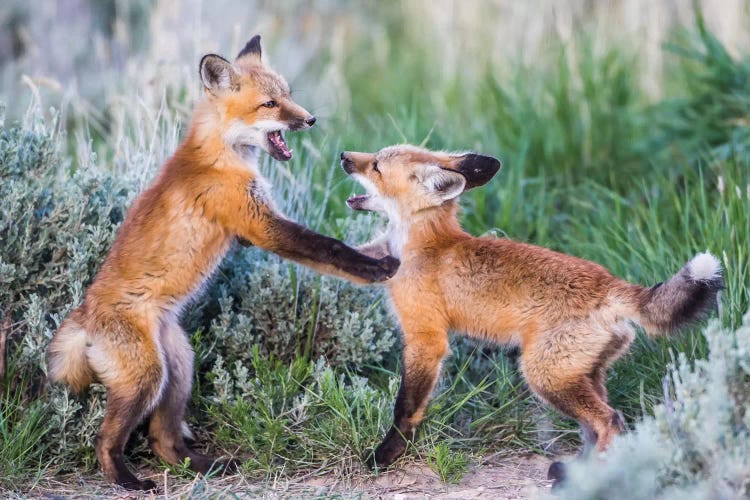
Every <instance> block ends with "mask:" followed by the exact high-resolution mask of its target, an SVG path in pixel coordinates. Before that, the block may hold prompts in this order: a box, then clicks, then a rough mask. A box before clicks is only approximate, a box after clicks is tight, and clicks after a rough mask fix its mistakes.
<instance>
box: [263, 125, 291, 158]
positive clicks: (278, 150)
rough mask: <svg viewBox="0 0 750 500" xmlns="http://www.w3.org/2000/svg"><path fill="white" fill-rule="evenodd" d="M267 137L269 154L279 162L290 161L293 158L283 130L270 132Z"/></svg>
mask: <svg viewBox="0 0 750 500" xmlns="http://www.w3.org/2000/svg"><path fill="white" fill-rule="evenodd" d="M266 137H267V138H268V154H270V155H271V156H273V157H274V158H275V159H276V160H279V161H288V160H289V159H290V158H291V157H292V150H291V149H289V146H287V145H286V141H285V140H284V136H283V135H282V134H281V130H274V131H273V132H269V133H268V134H267V135H266Z"/></svg>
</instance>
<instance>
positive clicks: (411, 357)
mask: <svg viewBox="0 0 750 500" xmlns="http://www.w3.org/2000/svg"><path fill="white" fill-rule="evenodd" d="M447 353H448V335H447V332H446V331H445V330H442V331H425V330H421V331H419V332H413V331H412V332H409V331H406V330H405V331H404V354H403V362H404V364H403V368H402V372H401V387H400V388H399V391H398V396H397V397H396V404H395V405H394V408H393V426H392V427H391V429H390V430H389V431H388V433H387V434H386V436H385V439H383V442H382V443H381V444H380V446H378V447H377V448H376V449H375V451H374V452H373V453H371V454H369V456H367V457H365V459H366V460H367V463H368V464H369V465H370V466H371V467H373V466H377V467H388V466H389V465H391V464H392V463H393V462H395V461H396V459H398V458H399V457H400V456H401V455H403V454H404V452H405V451H406V445H407V444H408V442H409V441H412V440H413V439H414V436H415V435H416V429H417V425H419V423H420V422H421V421H422V419H423V418H424V412H425V409H426V408H427V403H428V402H429V400H430V395H431V394H432V391H433V390H434V389H435V384H436V383H437V380H438V377H439V375H440V366H441V364H442V361H443V359H444V358H445V356H446V354H447Z"/></svg>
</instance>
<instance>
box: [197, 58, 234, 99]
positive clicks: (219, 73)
mask: <svg viewBox="0 0 750 500" xmlns="http://www.w3.org/2000/svg"><path fill="white" fill-rule="evenodd" d="M199 72H200V75H201V81H202V82H203V86H204V87H205V88H206V90H208V91H209V92H210V93H212V94H216V93H217V92H221V91H225V90H236V89H237V88H239V74H238V73H237V71H236V70H235V69H234V67H233V66H232V63H230V62H229V61H227V60H226V59H224V58H223V57H221V56H217V55H216V54H208V55H205V56H203V59H201V64H200V69H199Z"/></svg>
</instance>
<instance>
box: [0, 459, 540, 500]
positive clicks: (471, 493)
mask: <svg viewBox="0 0 750 500" xmlns="http://www.w3.org/2000/svg"><path fill="white" fill-rule="evenodd" d="M549 464H550V459H549V458H547V457H543V456H541V455H533V454H532V455H491V456H488V457H485V458H484V459H482V460H480V461H477V460H474V461H473V462H472V464H471V465H470V466H469V469H468V471H467V472H466V473H465V474H464V475H463V477H462V478H461V479H460V481H458V482H457V483H455V484H446V483H444V482H442V481H441V480H440V478H439V477H438V475H437V474H436V473H435V472H434V471H433V470H432V469H430V468H429V467H428V466H427V465H426V464H424V463H423V462H416V461H415V462H412V463H405V464H403V465H402V466H401V467H399V468H397V469H395V470H392V471H388V472H385V473H381V474H379V475H377V476H374V475H372V474H369V475H365V474H357V473H354V474H333V473H330V472H326V473H319V474H316V473H311V474H308V475H306V476H303V477H299V478H295V479H289V478H284V479H270V480H267V481H265V482H262V483H258V482H252V481H250V480H249V479H247V478H245V477H243V476H241V475H235V476H229V477H223V478H212V479H209V480H207V481H206V480H203V479H201V478H196V479H195V480H193V481H192V482H190V481H189V480H185V479H179V478H178V479H175V478H174V476H171V475H168V474H167V473H166V472H165V473H164V474H163V475H161V474H159V475H153V473H152V475H150V476H149V475H148V474H147V473H146V471H142V472H141V477H144V478H145V477H147V478H149V479H151V480H153V481H156V483H157V484H158V485H159V492H158V494H147V495H144V494H140V495H138V494H132V493H129V492H127V491H126V490H123V489H120V488H113V487H111V486H109V485H108V484H107V483H106V482H104V481H103V480H102V478H101V476H98V477H96V478H92V477H86V478H84V477H80V478H76V477H74V476H68V477H66V478H49V477H45V478H42V479H40V480H39V481H38V482H37V483H36V484H35V485H34V486H33V487H31V488H28V487H27V488H24V490H25V491H24V492H23V493H20V492H16V493H15V494H13V493H11V494H10V495H9V496H10V497H16V498H22V497H23V498H29V497H33V498H123V499H124V498H158V499H161V498H268V499H277V498H292V499H308V498H320V499H322V498H340V499H349V498H357V499H366V498H367V499H369V498H377V499H381V498H382V499H394V500H412V499H422V498H436V499H467V500H471V499H483V498H486V499H506V498H507V499H515V498H530V497H532V498H533V497H538V496H540V494H542V493H544V492H548V491H549V488H550V482H549V481H547V480H546V475H547V468H548V467H549ZM8 493H10V492H8ZM0 496H3V497H6V495H5V494H3V493H2V492H0Z"/></svg>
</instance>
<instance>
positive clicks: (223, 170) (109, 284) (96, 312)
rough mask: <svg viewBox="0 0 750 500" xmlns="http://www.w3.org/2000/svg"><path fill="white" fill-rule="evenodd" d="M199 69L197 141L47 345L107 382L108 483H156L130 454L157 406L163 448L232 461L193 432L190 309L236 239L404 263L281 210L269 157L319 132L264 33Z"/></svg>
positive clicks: (59, 365)
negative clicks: (262, 160) (270, 53)
mask: <svg viewBox="0 0 750 500" xmlns="http://www.w3.org/2000/svg"><path fill="white" fill-rule="evenodd" d="M200 78H201V81H202V83H203V87H204V91H205V95H206V96H205V99H203V100H202V101H201V102H200V103H198V105H197V107H196V109H195V111H194V113H193V118H192V123H191V125H190V129H189V131H188V133H187V137H186V138H185V140H184V142H183V143H182V144H181V145H180V147H179V149H178V150H177V151H176V152H175V154H174V156H172V157H171V158H170V159H169V160H168V161H167V162H166V164H165V165H164V166H163V167H162V169H161V172H160V173H159V175H158V177H157V178H156V180H155V181H154V182H153V183H152V184H151V186H150V187H149V188H148V189H147V190H146V191H145V192H144V193H143V194H141V195H140V197H139V198H138V199H137V200H136V201H135V203H134V204H133V206H132V208H131V209H130V210H129V212H128V215H127V217H126V220H125V222H124V223H123V225H122V227H121V228H120V229H119V231H118V233H117V237H116V239H115V241H114V244H113V245H112V249H111V250H110V252H109V255H108V256H107V258H106V260H105V262H104V264H103V265H102V267H101V269H100V271H99V273H98V274H97V276H96V278H95V280H94V282H93V283H92V284H91V286H90V287H89V288H88V290H87V292H86V296H85V299H84V302H83V304H82V305H80V306H79V307H78V308H76V309H75V310H73V312H72V313H71V314H70V315H69V316H68V317H67V318H66V319H65V321H64V322H63V323H62V325H61V326H60V328H59V329H58V331H57V332H56V333H55V335H54V337H53V338H52V340H51V342H50V346H49V350H48V358H47V361H48V368H49V376H50V378H51V380H52V381H57V382H65V383H67V384H68V385H69V386H70V387H71V388H72V389H73V390H75V391H81V390H83V389H85V388H86V387H87V386H88V385H90V384H91V383H92V382H93V381H95V380H96V381H99V382H101V383H102V384H104V386H105V387H106V388H107V407H106V413H105V415H104V420H103V422H102V424H101V429H100V431H99V434H98V437H97V442H96V455H97V458H98V460H99V463H100V465H101V467H102V469H103V470H104V474H105V475H106V476H107V478H108V479H109V480H111V481H113V482H115V483H117V484H119V485H122V486H124V487H126V488H131V489H152V488H153V487H154V486H155V485H154V483H153V482H152V481H140V480H138V478H137V477H136V476H135V475H134V474H133V473H132V472H131V471H130V470H129V469H128V467H127V466H126V464H125V461H124V458H123V448H124V446H125V444H126V441H127V439H128V436H129V435H130V434H131V432H132V431H133V429H134V427H135V426H136V425H137V424H138V423H139V422H140V421H141V420H142V419H143V418H145V417H147V416H149V415H150V416H151V419H150V423H149V440H150V442H151V447H152V449H153V451H154V452H155V453H156V454H157V455H158V456H160V457H161V458H163V459H164V460H166V461H167V462H169V463H180V462H182V461H183V460H184V459H186V458H189V459H190V466H191V467H192V468H193V469H194V470H196V471H198V472H201V473H206V472H207V471H208V470H209V469H210V468H211V467H216V466H218V465H221V464H219V463H215V461H214V459H212V458H209V457H206V456H204V455H201V454H199V453H196V452H194V451H192V450H190V449H189V448H188V447H187V446H186V445H185V443H184V441H183V437H182V433H181V425H182V421H183V415H184V411H185V405H186V403H187V401H188V398H189V396H190V388H191V383H192V378H193V351H192V349H191V347H190V344H189V342H188V339H187V337H186V335H185V332H183V331H182V329H181V328H180V324H179V316H180V312H181V309H182V308H183V306H184V305H185V303H186V302H187V301H188V300H190V298H191V297H193V296H194V295H195V294H197V293H198V292H199V290H200V289H201V286H202V285H203V284H204V283H205V282H206V280H207V279H208V278H209V277H210V276H211V274H212V273H213V272H214V270H215V268H216V266H217V265H218V264H219V262H220V261H221V259H222V257H223V256H224V255H225V254H226V252H227V251H228V250H229V248H230V246H231V244H232V242H233V241H234V240H235V239H238V238H241V239H242V240H246V241H249V242H250V243H252V244H254V245H257V246H259V247H261V248H263V249H266V250H269V251H271V252H275V253H277V254H279V255H280V256H282V257H285V258H289V259H292V260H295V261H297V262H301V263H303V264H305V265H308V266H310V267H312V268H313V269H316V270H318V271H320V272H324V273H328V274H334V275H337V276H341V277H345V278H348V279H351V280H353V281H356V282H359V283H367V282H373V281H382V280H385V279H387V278H388V277H390V276H391V275H393V273H394V272H395V270H396V269H397V267H398V261H397V260H396V259H394V258H392V257H386V258H384V259H373V258H370V257H367V256H365V255H362V254H360V253H358V252H356V251H355V250H353V249H352V248H349V247H347V246H346V245H344V244H343V243H341V242H340V241H338V240H335V239H332V238H328V237H325V236H322V235H320V234H317V233H314V232H312V231H310V230H308V229H306V228H304V227H302V226H300V225H298V224H295V223H294V222H292V221H290V220H288V219H287V218H285V217H284V216H283V215H281V214H280V213H279V212H278V211H277V210H276V208H275V207H274V204H273V201H272V199H271V196H270V194H269V187H268V183H267V181H266V180H265V179H264V178H263V177H262V176H261V174H260V172H259V171H258V155H259V152H260V151H261V150H263V151H266V152H267V153H268V154H270V155H271V156H272V157H273V158H275V159H277V160H279V161H287V160H289V159H290V158H291V157H292V152H291V150H290V149H289V148H288V147H287V144H286V142H285V140H284V136H283V132H284V131H286V130H304V129H307V128H310V127H311V126H312V125H313V123H315V117H313V116H312V115H311V114H310V113H308V112H307V111H306V110H305V109H304V108H302V107H301V106H300V105H298V104H297V103H295V102H294V101H293V100H292V98H291V96H290V92H289V86H288V85H287V83H286V81H285V80H284V79H283V78H282V77H281V76H280V75H278V74H277V73H275V72H274V71H272V70H271V69H270V68H269V67H268V66H266V65H265V64H264V62H263V61H262V60H261V47H260V37H259V36H256V37H254V38H252V39H251V40H250V41H249V42H248V43H247V45H246V46H245V48H244V49H243V50H242V51H241V52H240V53H239V55H238V56H237V58H236V60H235V61H234V62H233V63H232V62H229V61H227V60H226V59H224V58H222V57H220V56H218V55H213V54H210V55H207V56H205V57H203V59H202V60H201V63H200ZM223 465H230V466H231V465H232V464H231V463H224V464H223Z"/></svg>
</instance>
